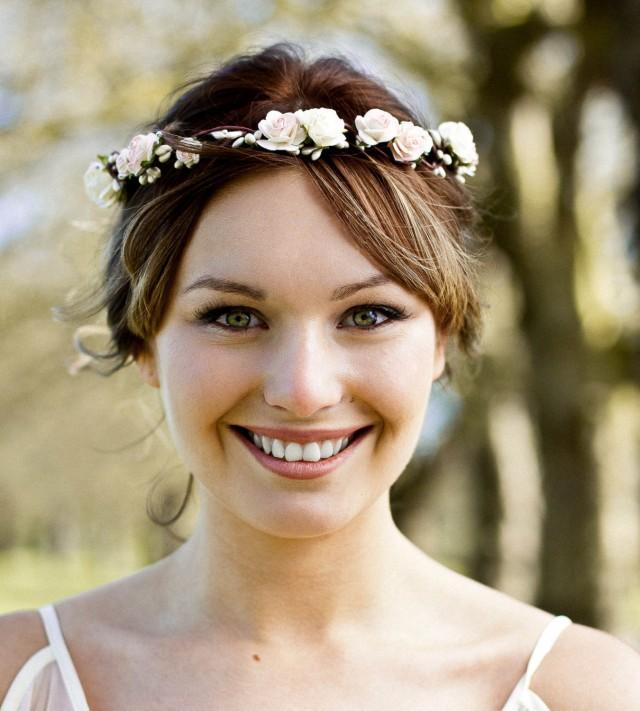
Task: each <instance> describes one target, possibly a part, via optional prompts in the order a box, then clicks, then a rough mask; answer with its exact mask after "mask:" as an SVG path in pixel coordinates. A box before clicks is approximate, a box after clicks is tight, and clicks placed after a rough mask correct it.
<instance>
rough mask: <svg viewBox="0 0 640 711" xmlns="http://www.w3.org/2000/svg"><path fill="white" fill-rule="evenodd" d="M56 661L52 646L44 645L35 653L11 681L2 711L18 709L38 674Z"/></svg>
mask: <svg viewBox="0 0 640 711" xmlns="http://www.w3.org/2000/svg"><path fill="white" fill-rule="evenodd" d="M53 661H55V657H54V654H53V650H52V649H51V647H43V648H42V649H40V650H38V651H37V652H36V653H35V654H33V655H32V656H31V657H30V658H29V659H28V660H27V661H26V662H25V664H24V665H23V666H22V667H21V669H20V671H19V672H18V673H17V674H16V676H15V678H14V680H13V681H12V682H11V686H10V687H9V691H7V694H6V696H5V697H4V701H3V702H2V704H0V711H16V710H17V709H18V708H19V706H20V704H21V703H22V701H23V699H24V696H25V694H26V693H27V691H29V687H30V686H31V684H33V680H34V679H35V678H36V677H37V676H38V674H39V673H40V672H41V671H42V670H43V669H44V667H46V666H47V664H50V663H51V662H53Z"/></svg>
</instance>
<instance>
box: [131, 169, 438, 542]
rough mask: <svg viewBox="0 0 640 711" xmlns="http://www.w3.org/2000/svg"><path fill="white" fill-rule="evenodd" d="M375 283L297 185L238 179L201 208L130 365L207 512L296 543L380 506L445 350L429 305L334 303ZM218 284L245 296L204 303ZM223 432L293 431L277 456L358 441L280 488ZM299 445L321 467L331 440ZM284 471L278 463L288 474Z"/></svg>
mask: <svg viewBox="0 0 640 711" xmlns="http://www.w3.org/2000/svg"><path fill="white" fill-rule="evenodd" d="M376 275H378V276H379V275H380V270H379V268H378V267H377V266H376V265H375V264H374V263H372V262H371V261H369V259H368V258H367V257H366V256H364V255H363V254H362V253H361V252H359V251H358V249H357V248H356V247H355V246H354V245H353V244H352V242H351V241H350V240H349V238H348V236H347V233H346V232H345V229H344V228H343V227H342V225H341V223H340V222H339V221H338V219H337V218H336V217H335V216H334V215H333V214H332V212H331V211H330V209H328V208H327V207H326V206H325V205H324V203H323V202H322V198H321V197H320V195H319V194H318V193H317V192H316V188H315V187H314V186H313V184H312V183H311V182H309V179H308V178H307V177H306V176H304V174H301V173H299V172H298V171H297V170H277V171H274V172H272V173H271V174H269V175H264V174H256V175H253V176H250V177H245V178H243V179H242V180H241V181H238V182H235V183H234V184H232V185H231V186H229V187H228V188H227V189H226V190H224V191H222V192H221V193H219V194H218V195H216V196H215V197H214V198H213V199H212V201H211V202H210V203H209V205H208V206H207V208H206V209H205V211H204V212H203V214H202V216H201V219H200V220H199V223H198V225H197V228H196V230H195V233H194V235H193V237H192V239H191V242H190V243H189V245H188V247H187V249H186V251H185V254H184V256H183V259H182V261H181V264H180V268H179V270H178V274H177V278H176V282H175V284H174V287H173V292H172V297H171V300H170V303H169V306H168V309H167V312H166V314H165V318H164V320H163V323H162V326H161V328H160V330H159V331H158V333H157V334H156V336H155V337H154V339H152V340H151V341H150V343H149V344H148V345H149V352H148V354H147V355H145V356H143V357H142V358H140V359H139V361H138V365H139V367H140V371H141V373H142V375H143V378H144V379H145V380H146V381H147V382H148V383H150V384H152V385H153V386H155V387H159V388H160V392H161V397H162V401H163V405H164V409H165V413H166V416H167V422H168V425H169V428H170V430H171V433H172V435H173V438H174V441H175V445H176V447H177V450H178V453H179V455H180V457H181V458H182V460H183V461H184V463H185V465H186V467H187V468H188V470H189V471H190V472H191V473H193V475H194V476H195V478H196V480H197V481H198V482H199V483H200V485H201V488H202V490H203V491H204V492H205V493H206V494H207V496H205V497H204V499H210V501H209V503H208V504H207V505H209V506H211V505H215V506H222V507H224V508H225V509H226V510H227V512H229V513H231V514H232V515H233V516H235V517H237V518H238V519H241V520H242V521H244V522H245V523H247V524H249V525H251V526H252V527H254V528H257V529H260V530H262V531H264V532H268V533H271V534H273V535H277V536H282V537H311V536H315V535H320V534H324V533H329V532H331V531H334V530H337V529H339V528H341V527H342V526H344V525H346V524H347V523H349V522H350V521H352V520H353V519H354V518H355V517H357V516H358V515H359V514H360V513H361V512H363V511H365V510H366V509H367V508H368V507H369V506H370V505H371V504H373V503H374V501H376V500H377V499H378V498H379V497H380V496H381V495H383V494H385V495H386V492H387V491H388V489H389V488H390V486H391V485H392V484H393V482H394V481H395V480H396V479H397V478H398V476H399V475H400V474H401V473H402V470H403V469H404V467H405V465H406V464H407V463H408V461H409V459H410V458H411V456H412V454H413V451H414V448H415V446H416V443H417V440H418V436H419V433H420V430H421V426H422V421H423V417H424V412H425V408H426V405H427V401H428V398H429V393H430V389H431V384H432V382H433V380H435V379H436V378H438V377H439V376H440V375H441V373H442V371H443V368H444V342H441V343H437V333H436V328H435V325H434V320H433V317H432V314H431V311H430V309H429V308H428V306H427V305H426V304H425V303H424V302H423V301H422V300H421V299H420V298H418V297H417V296H415V295H414V294H412V293H411V292H409V291H407V290H406V289H405V288H403V287H402V286H400V285H399V284H397V283H395V282H392V281H387V282H386V283H380V284H378V285H375V286H369V287H366V288H362V289H359V290H357V291H356V288H355V287H353V288H349V289H347V287H348V286H349V285H357V284H358V283H361V282H365V281H367V280H369V279H371V278H372V277H374V276H376ZM220 280H226V281H229V282H233V283H234V284H235V285H236V286H238V285H244V287H243V288H245V287H246V290H247V292H250V293H236V292H234V291H231V290H229V288H227V289H226V290H219V289H216V288H213V287H215V286H216V283H215V282H216V281H218V286H220V283H219V281H220ZM398 312H399V313H401V314H403V317H402V318H398V319H396V318H394V315H395V314H397V313H398ZM234 426H240V427H243V428H248V429H251V430H258V429H263V428H275V429H282V428H292V429H293V430H295V432H294V433H288V434H287V436H283V437H281V438H280V439H282V440H283V444H284V446H285V447H286V448H287V449H288V456H289V457H291V456H293V457H295V456H297V454H299V453H300V450H304V449H305V443H304V441H303V440H304V435H305V434H309V433H310V431H311V430H320V429H330V430H333V429H339V430H346V431H347V432H350V431H352V430H360V429H361V428H363V427H365V426H368V427H369V430H368V431H366V434H365V435H364V436H363V437H361V438H360V439H359V440H358V441H356V442H354V443H353V444H350V445H349V446H348V447H347V449H346V450H345V455H347V453H348V456H346V457H345V456H344V455H342V456H341V461H340V462H339V463H338V464H337V466H334V467H333V469H332V470H331V471H330V472H329V473H325V474H324V475H323V476H319V477H315V478H308V479H295V478H290V477H287V476H284V475H283V474H282V473H277V472H274V471H272V470H271V469H270V468H269V467H268V466H267V465H266V464H265V462H266V461H267V460H266V459H265V457H269V461H273V460H274V458H273V457H272V456H271V455H269V454H266V453H262V454H260V452H259V451H258V449H257V448H256V447H255V445H254V444H250V443H249V442H248V441H247V440H245V439H244V438H243V437H242V435H240V434H238V433H237V432H236V431H235V429H234ZM292 434H293V435H295V436H292ZM311 434H312V439H314V440H316V441H318V444H319V445H320V446H321V448H322V452H323V454H324V455H326V454H327V452H328V451H329V450H328V449H327V445H322V443H323V442H324V441H326V440H327V439H338V437H335V438H333V437H327V436H317V435H318V433H311ZM320 434H321V433H320ZM296 438H297V439H298V440H299V442H300V445H301V446H300V447H293V448H291V447H289V445H287V442H295V441H296ZM272 439H273V437H272ZM276 439H277V437H276ZM307 439H308V438H307ZM272 447H274V445H273V444H272ZM306 449H307V454H308V455H309V453H310V452H311V454H310V456H311V457H315V456H317V454H318V448H317V447H315V446H311V447H310V448H309V447H307V448H306ZM296 453H297V454H296ZM286 459H287V457H286V456H285V458H284V460H283V459H279V460H277V462H278V464H279V465H280V466H281V467H282V466H284V467H286V466H290V467H293V466H295V465H287V464H286V463H285V464H284V465H283V464H282V463H283V461H285V462H286ZM322 461H324V462H327V463H330V462H331V457H329V458H328V459H326V460H322ZM317 466H318V465H311V468H313V467H317ZM204 499H203V500H204Z"/></svg>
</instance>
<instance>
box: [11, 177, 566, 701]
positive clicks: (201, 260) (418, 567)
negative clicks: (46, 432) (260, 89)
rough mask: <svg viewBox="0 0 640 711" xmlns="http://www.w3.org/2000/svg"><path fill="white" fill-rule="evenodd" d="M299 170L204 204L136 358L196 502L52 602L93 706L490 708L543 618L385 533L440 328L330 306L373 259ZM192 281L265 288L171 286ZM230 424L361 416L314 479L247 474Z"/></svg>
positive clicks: (371, 270) (328, 422)
mask: <svg viewBox="0 0 640 711" xmlns="http://www.w3.org/2000/svg"><path fill="white" fill-rule="evenodd" d="M308 180H309V179H308V178H307V177H306V176H305V175H304V174H303V173H300V172H298V171H297V170H287V171H275V172H272V173H271V174H269V175H268V176H265V175H259V174H254V175H252V176H250V177H247V178H244V179H242V180H241V181H239V182H236V183H234V184H233V185H231V186H230V187H229V188H228V189H226V190H225V191H223V192H221V193H220V194H217V195H216V196H215V197H214V198H213V199H212V201H211V202H210V204H209V205H208V206H207V208H206V210H205V212H204V213H203V215H202V218H201V220H200V221H199V224H198V225H197V229H196V230H195V234H194V235H193V238H192V240H191V242H190V244H189V246H188V248H187V249H186V251H185V254H184V256H183V259H182V261H181V264H180V268H179V273H178V274H177V277H176V280H175V282H174V284H173V289H172V294H171V298H170V302H169V305H168V308H167V310H166V312H165V314H164V316H163V322H162V324H161V327H160V329H159V330H158V332H157V333H156V335H155V337H154V338H153V339H151V340H150V341H149V343H148V344H147V349H146V351H145V353H143V354H141V356H140V357H139V359H138V361H137V365H138V368H139V371H140V374H141V376H142V378H143V379H144V381H145V382H147V383H148V384H149V385H150V386H152V387H154V388H158V389H159V391H160V396H161V399H162V403H163V407H164V411H165V414H166V418H167V422H168V425H169V428H170V430H171V433H172V436H173V439H174V441H175V445H176V448H177V451H178V454H179V455H180V457H181V458H182V459H183V461H184V463H185V465H186V467H187V468H188V470H189V471H190V472H192V473H193V475H194V478H195V482H196V486H197V492H198V501H199V504H200V506H199V510H198V519H197V522H196V525H195V529H194V532H193V534H192V535H191V537H190V538H189V540H188V541H187V542H186V543H185V544H184V545H182V546H181V547H180V548H178V549H177V550H176V551H175V552H174V553H172V554H171V555H168V556H166V557H164V558H162V559H161V560H159V561H157V562H156V563H154V564H152V565H150V566H147V567H145V568H143V569H142V570H139V571H136V572H135V573H133V574H132V575H130V576H128V577H125V578H122V579H120V580H116V581H113V582H111V583H108V584H106V585H104V586H100V587H98V588H95V589H93V590H89V591H85V592H83V593H80V594H79V595H76V596H73V597H70V598H66V599H64V600H61V601H58V602H56V610H57V614H58V616H59V619H60V622H61V627H62V630H63V633H64V637H65V640H66V643H67V645H68V647H69V649H70V653H71V655H72V658H73V661H74V664H75V667H76V669H77V671H78V675H79V678H80V680H81V683H82V686H83V688H84V689H85V691H86V693H87V700H88V703H89V707H90V708H91V709H93V710H94V711H106V710H107V709H114V708H151V707H152V708H154V709H158V710H159V711H163V710H164V709H167V710H168V709H176V708H189V709H193V711H199V710H200V709H203V710H204V709H210V708H212V706H211V704H212V700H216V701H219V702H220V703H223V705H224V708H225V709H227V710H228V711H241V710H242V711H244V710H245V709H247V708H254V707H255V706H256V704H257V703H259V705H260V708H261V709H263V711H272V710H273V711H276V710H278V711H281V709H283V708H301V709H302V708H305V709H306V708H323V709H324V708H326V709H329V708H330V709H341V710H344V711H351V709H353V710H354V711H355V709H363V708H366V709H368V710H370V711H383V710H384V711H388V709H390V708H402V709H418V708H420V709H423V708H452V709H453V708H473V709H477V710H478V711H485V710H486V711H489V710H491V711H494V710H495V709H496V708H501V705H502V703H504V701H506V699H507V697H508V695H509V693H510V692H511V690H512V689H513V686H514V685H515V684H516V682H517V680H518V678H519V677H520V675H521V674H522V673H523V672H524V668H525V664H526V660H527V659H528V657H529V654H530V652H531V649H532V648H533V645H534V643H535V642H536V640H537V639H538V636H539V634H540V632H541V630H542V629H543V628H544V627H545V626H546V624H548V622H549V620H550V618H551V615H550V614H549V613H546V612H543V611H541V610H538V609H537V608H534V607H532V606H530V605H527V604H525V603H522V602H520V601H518V600H515V599H513V598H511V597H509V596H507V595H505V594H503V593H501V592H499V591H497V590H493V589H492V588H489V587H487V586H485V585H482V584H480V583H478V582H476V581H475V580H472V579H471V578H467V577H465V576H464V575H461V574H459V573H457V572H455V571H453V570H450V569H449V568H447V567H445V566H443V565H441V564H440V563H438V562H437V561H435V560H433V559H432V558H430V557H429V556H428V555H426V554H425V553H424V552H423V551H422V550H420V549H419V548H418V547H417V546H415V545H414V544H413V543H411V542H410V541H409V540H408V539H407V538H406V537H405V536H404V535H403V534H402V533H401V532H400V531H399V530H398V529H397V527H396V526H395V524H394V522H393V519H392V517H391V513H390V506H389V489H390V487H391V485H392V484H393V483H394V482H395V481H396V479H397V478H398V477H399V476H400V474H401V473H402V471H403V469H404V468H405V466H406V464H407V463H408V461H409V460H410V458H411V456H412V455H413V452H414V450H415V446H416V443H417V440H418V436H419V433H420V430H421V427H422V421H423V418H424V413H425V409H426V406H427V403H428V400H429V396H430V392H431V387H432V385H433V382H434V381H435V380H436V379H437V378H438V377H440V375H441V374H442V372H443V369H444V366H445V347H446V340H445V339H444V338H442V337H441V336H440V334H438V331H437V328H436V326H435V324H434V320H433V316H432V313H431V311H430V310H429V308H428V305H427V304H426V303H425V302H424V301H423V300H422V299H421V298H419V297H418V296H416V295H415V294H413V293H410V292H409V291H407V290H406V289H404V288H403V287H402V286H400V285H399V284H397V283H394V282H389V283H384V284H378V285H377V286H375V287H370V288H368V289H366V290H362V291H359V292H358V293H353V294H351V295H350V296H348V297H347V298H345V299H343V300H341V301H332V300H331V295H332V293H333V291H334V290H335V289H336V288H338V287H342V286H344V285H347V284H352V283H354V282H359V281H362V280H364V279H367V278H369V277H370V276H372V275H373V274H376V273H378V272H379V269H378V267H377V266H376V265H375V264H373V263H371V261H370V260H369V259H368V258H367V256H366V255H364V254H362V253H360V252H359V251H358V250H357V249H356V248H355V247H354V245H353V243H352V242H351V241H350V239H349V235H348V234H346V233H345V231H344V228H343V227H342V225H341V223H339V221H338V220H337V218H336V217H335V216H334V215H333V213H332V212H331V210H330V209H329V208H327V206H326V205H325V203H324V202H323V200H322V197H321V196H320V195H319V194H317V193H316V192H315V190H316V189H315V187H314V186H313V184H311V183H310V182H308ZM204 275H213V276H215V277H219V278H226V279H233V280H235V281H237V282H242V283H245V284H249V285H250V286H251V287H253V288H259V289H262V290H264V291H265V292H266V294H267V298H266V299H265V300H264V301H256V300H254V299H249V298H248V297H246V296H239V295H237V294H230V293H220V292H214V291H212V290H210V289H204V288H199V289H190V290H189V291H187V292H185V289H186V288H187V287H188V286H190V285H192V284H193V282H194V281H196V280H198V279H200V278H201V277H203V276H204ZM222 300H224V303H225V304H226V305H227V306H229V305H232V306H235V307H239V306H241V307H243V309H245V310H246V309H251V312H250V313H248V314H247V313H244V314H238V313H236V314H235V315H234V314H233V313H227V314H226V315H225V314H221V315H219V316H218V317H217V321H218V323H220V324H224V323H226V324H227V325H229V326H234V325H235V326H236V327H238V326H240V325H247V326H248V330H247V331H246V332H245V333H238V332H235V331H231V330H227V331H225V330H224V329H222V328H220V329H216V328H215V327H214V326H213V325H212V323H211V321H212V320H213V319H210V322H209V323H207V322H206V321H203V320H199V319H198V317H197V315H196V314H197V313H198V311H202V310H206V308H210V307H211V306H212V305H213V302H216V305H218V302H222ZM367 303H370V304H376V305H390V306H395V307H399V308H402V309H404V310H405V311H406V312H407V314H408V315H409V317H408V318H405V319H403V320H398V321H389V322H387V323H385V325H382V326H380V327H379V328H377V329H374V330H366V329H365V328H363V326H365V325H370V324H371V323H374V324H375V323H378V322H384V321H385V319H386V318H387V316H386V315H385V313H384V312H381V311H375V312H373V314H371V313H370V312H369V311H368V310H367V309H364V310H363V309H362V308H360V309H359V310H356V308H355V307H362V305H363V304H367ZM230 424H239V425H243V426H249V427H250V426H251V425H255V426H271V427H278V426H293V427H307V428H319V427H323V428H324V427H330V428H337V427H340V428H342V427H354V428H360V427H362V426H364V425H372V426H373V429H372V431H371V432H370V433H369V434H368V436H367V437H366V439H364V440H363V441H362V442H361V443H360V444H359V446H358V447H357V449H355V450H354V451H353V454H352V456H351V457H350V458H349V459H347V460H346V461H345V462H344V463H343V464H342V465H341V466H340V467H339V468H338V469H336V470H335V471H333V472H331V473H330V474H329V475H327V476H326V477H323V478H320V479H316V480H308V481H294V480H288V479H284V478H282V477H280V476H278V475H276V474H274V473H272V472H271V471H269V470H267V469H266V468H264V467H263V466H262V465H261V464H260V463H259V462H258V461H257V460H256V459H254V457H253V456H252V455H251V453H250V452H249V451H248V450H247V449H246V447H245V446H244V445H243V443H242V442H240V441H239V440H238V439H237V438H236V435H235V434H234V433H233V432H232V431H231V430H230V429H229V425H230ZM29 614H31V624H32V629H33V631H34V634H37V635H40V640H39V642H38V645H39V646H42V644H44V642H45V641H44V638H43V635H44V632H43V630H42V626H41V623H40V620H39V616H38V614H37V612H32V613H29ZM565 634H566V633H565ZM22 636H24V635H22ZM20 638H22V637H20ZM8 639H11V636H9V637H8ZM38 645H36V644H35V642H33V646H34V648H38ZM7 648H8V649H10V648H11V645H8V646H7ZM571 651H572V650H571ZM572 653H573V652H572ZM17 658H18V657H16V659H17ZM20 658H22V657H20ZM0 661H1V660H0ZM14 666H15V665H14ZM552 666H553V665H552ZM0 668H1V666H0ZM10 673H11V674H13V671H11V670H10ZM1 684H2V677H1V675H0V686H1ZM499 702H500V703H499ZM558 708H561V706H558Z"/></svg>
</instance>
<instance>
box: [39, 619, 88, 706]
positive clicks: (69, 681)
mask: <svg viewBox="0 0 640 711" xmlns="http://www.w3.org/2000/svg"><path fill="white" fill-rule="evenodd" d="M38 612H40V615H41V617H42V621H43V623H44V627H45V630H46V631H47V637H48V638H49V644H50V645H51V648H52V649H53V653H54V655H55V657H56V660H57V662H58V666H59V667H60V674H61V676H62V680H63V682H64V685H65V688H66V689H67V693H68V694H69V699H70V700H71V705H72V706H73V709H74V711H89V704H88V703H87V699H86V697H85V695H84V690H83V689H82V684H81V683H80V679H79V678H78V672H77V671H76V668H75V667H74V666H73V661H72V660H71V655H70V654H69V650H68V649H67V645H66V644H65V641H64V637H63V636H62V630H61V629H60V622H59V621H58V615H57V614H56V611H55V608H54V607H53V605H45V606H44V607H41V608H39V610H38Z"/></svg>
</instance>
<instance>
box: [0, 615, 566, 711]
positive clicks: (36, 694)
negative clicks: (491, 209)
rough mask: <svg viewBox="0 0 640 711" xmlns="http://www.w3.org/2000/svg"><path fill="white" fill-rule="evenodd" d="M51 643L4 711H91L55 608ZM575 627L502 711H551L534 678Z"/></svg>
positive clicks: (545, 646)
mask: <svg viewBox="0 0 640 711" xmlns="http://www.w3.org/2000/svg"><path fill="white" fill-rule="evenodd" d="M38 612H39V613H40V615H41V617H42V621H43V623H44V627H45V630H46V633H47V639H48V641H49V644H48V645H47V646H46V647H43V648H42V649H40V650H38V651H37V652H35V653H34V654H33V655H32V656H31V657H30V658H29V659H28V660H27V661H26V662H25V664H24V665H23V666H22V667H21V668H20V670H19V671H18V673H17V674H16V676H15V678H14V680H13V682H12V683H11V686H10V687H9V690H8V692H7V694H6V696H5V697H4V700H3V701H2V704H1V705H0V711H89V705H88V704H87V699H86V696H85V693H84V689H83V688H82V684H81V683H80V679H79V678H78V673H77V671H76V668H75V667H74V666H73V661H72V660H71V655H70V654H69V650H68V649H67V645H66V644H65V641H64V637H63V636H62V631H61V629H60V623H59V621H58V616H57V614H56V611H55V608H54V607H53V605H45V606H44V607H41V608H39V609H38ZM570 624H571V620H570V619H569V618H568V617H566V616H565V615H558V616H557V617H554V618H553V620H551V621H550V622H549V624H548V625H547V627H546V628H545V629H544V630H543V632H542V634H541V635H540V637H539V639H538V641H537V643H536V645H535V647H534V649H533V652H532V653H531V657H530V658H529V662H528V664H527V670H526V671H525V673H524V674H523V676H522V677H521V678H520V680H519V681H518V683H517V684H516V686H515V688H514V689H513V691H512V692H511V695H510V696H509V699H508V700H507V703H506V704H505V705H504V706H503V708H502V711H551V710H550V709H549V707H548V706H547V705H546V704H545V703H544V701H542V699H541V698H540V697H539V696H538V695H537V694H535V693H534V692H533V691H531V689H529V684H530V683H531V677H532V676H533V673H534V672H535V671H536V669H537V668H538V666H539V665H540V662H541V661H542V660H543V659H544V657H545V655H546V654H547V652H549V650H550V649H551V647H553V645H554V643H555V641H556V639H557V638H558V636H559V635H560V633H561V632H562V631H563V630H564V629H565V628H566V627H568V626H569V625H570Z"/></svg>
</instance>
